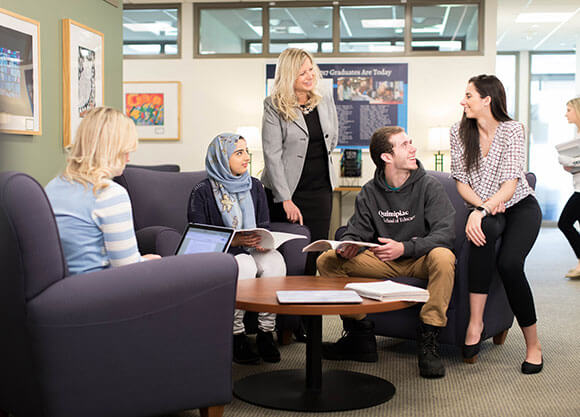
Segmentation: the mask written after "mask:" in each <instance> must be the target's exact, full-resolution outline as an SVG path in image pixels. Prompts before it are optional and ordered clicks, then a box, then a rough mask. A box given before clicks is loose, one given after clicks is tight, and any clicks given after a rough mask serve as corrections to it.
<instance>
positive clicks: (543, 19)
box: [516, 12, 574, 23]
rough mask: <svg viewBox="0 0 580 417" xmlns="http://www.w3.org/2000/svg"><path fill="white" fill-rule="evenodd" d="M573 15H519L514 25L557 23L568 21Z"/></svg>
mask: <svg viewBox="0 0 580 417" xmlns="http://www.w3.org/2000/svg"><path fill="white" fill-rule="evenodd" d="M573 14H574V13H573V12H572V13H520V14H519V15H518V17H516V23H558V22H563V21H565V20H568V19H569V18H570V17H571V16H572V15H573Z"/></svg>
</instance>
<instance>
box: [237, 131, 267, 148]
mask: <svg viewBox="0 0 580 417" xmlns="http://www.w3.org/2000/svg"><path fill="white" fill-rule="evenodd" d="M236 133H237V134H238V135H240V136H242V137H243V138H244V139H246V142H247V144H248V149H250V150H261V149H262V139H261V138H260V129H258V128H257V127H256V126H240V127H238V129H237V130H236Z"/></svg>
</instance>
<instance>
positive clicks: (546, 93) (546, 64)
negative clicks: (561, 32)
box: [529, 54, 576, 221]
mask: <svg viewBox="0 0 580 417" xmlns="http://www.w3.org/2000/svg"><path fill="white" fill-rule="evenodd" d="M575 59H576V58H575V56H574V54H532V55H531V56H530V68H531V75H530V138H529V143H530V150H529V165H530V171H532V172H534V173H535V174H536V176H537V177H538V183H537V186H536V197H537V198H538V202H539V203H540V207H541V208H542V217H543V219H544V220H547V221H557V220H558V217H559V216H560V213H561V212H562V208H563V207H564V204H566V201H567V200H568V198H569V197H570V195H571V194H572V191H573V187H572V176H571V175H570V174H569V173H568V172H566V171H564V169H563V168H562V166H561V165H560V164H559V163H558V154H557V152H556V149H555V148H554V146H555V145H557V144H558V143H562V142H567V141H569V140H572V139H574V133H575V130H574V129H575V128H574V126H573V125H571V124H568V122H567V120H566V118H565V117H564V114H565V113H566V102H567V101H568V100H570V99H571V98H574V77H575V72H576V65H575Z"/></svg>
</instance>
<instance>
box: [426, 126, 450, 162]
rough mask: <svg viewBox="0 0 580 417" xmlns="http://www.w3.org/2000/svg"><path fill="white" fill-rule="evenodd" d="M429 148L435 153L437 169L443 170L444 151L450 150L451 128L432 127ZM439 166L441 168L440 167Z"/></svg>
mask: <svg viewBox="0 0 580 417" xmlns="http://www.w3.org/2000/svg"><path fill="white" fill-rule="evenodd" d="M428 147H429V150H430V151H436V153H435V171H443V155H444V154H443V153H442V152H441V151H448V150H449V128H448V127H432V128H430V129H429V145H428ZM438 168H439V169H438Z"/></svg>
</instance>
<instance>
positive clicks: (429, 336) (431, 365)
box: [417, 323, 445, 378]
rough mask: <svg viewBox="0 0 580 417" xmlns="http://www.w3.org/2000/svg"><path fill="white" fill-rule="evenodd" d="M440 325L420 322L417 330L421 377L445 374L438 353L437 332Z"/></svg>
mask: <svg viewBox="0 0 580 417" xmlns="http://www.w3.org/2000/svg"><path fill="white" fill-rule="evenodd" d="M440 330H441V327H435V326H431V325H429V324H425V323H421V324H420V325H419V329H418V331H417V340H418V343H419V346H418V347H419V373H420V374H421V376H422V377H423V378H441V377H444V376H445V366H443V361H441V355H440V354H439V341H438V340H437V339H438V337H439V332H440Z"/></svg>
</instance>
